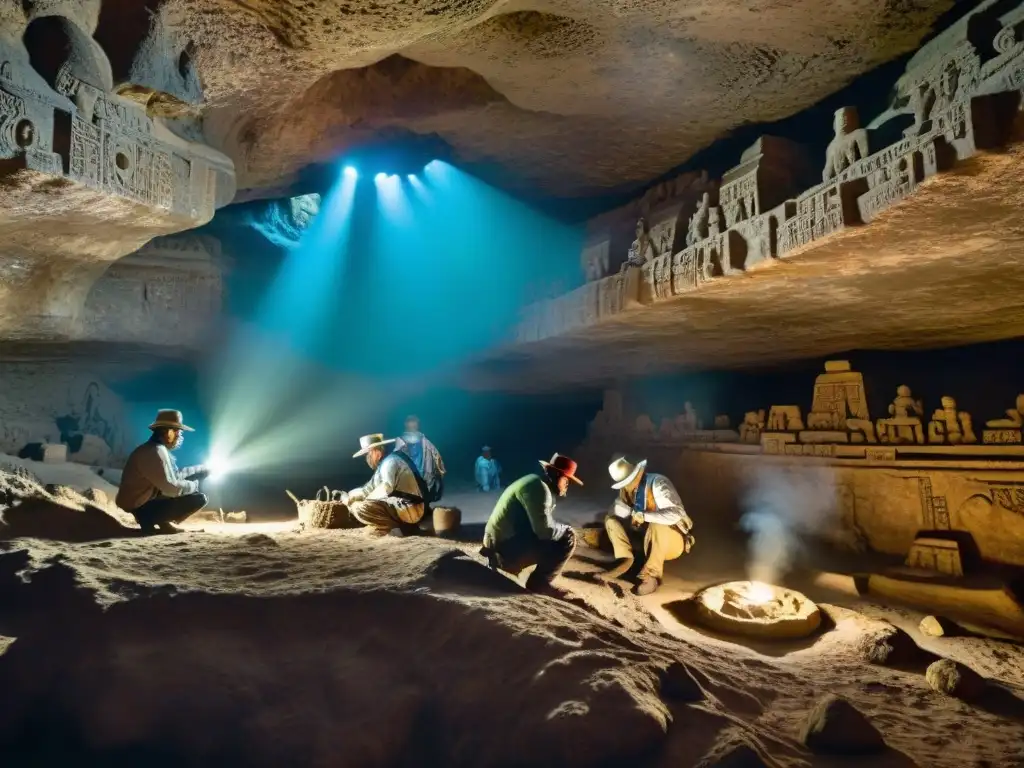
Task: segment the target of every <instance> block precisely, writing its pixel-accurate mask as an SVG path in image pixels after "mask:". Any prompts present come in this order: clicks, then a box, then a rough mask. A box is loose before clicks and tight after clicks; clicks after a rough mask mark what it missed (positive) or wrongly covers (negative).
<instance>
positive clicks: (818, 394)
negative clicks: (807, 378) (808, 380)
mask: <svg viewBox="0 0 1024 768" xmlns="http://www.w3.org/2000/svg"><path fill="white" fill-rule="evenodd" d="M848 416H849V417H851V418H853V419H858V420H862V421H869V420H870V419H871V415H870V414H869V413H868V403H867V397H866V395H865V393H864V377H863V376H861V375H860V374H859V373H857V372H856V371H853V370H851V368H850V363H849V362H848V361H846V360H829V361H827V362H826V363H825V372H824V373H821V374H818V377H817V378H816V379H815V380H814V399H813V401H812V403H811V412H810V413H809V414H808V416H807V426H808V427H809V428H810V429H839V430H845V429H846V420H847V417H848Z"/></svg>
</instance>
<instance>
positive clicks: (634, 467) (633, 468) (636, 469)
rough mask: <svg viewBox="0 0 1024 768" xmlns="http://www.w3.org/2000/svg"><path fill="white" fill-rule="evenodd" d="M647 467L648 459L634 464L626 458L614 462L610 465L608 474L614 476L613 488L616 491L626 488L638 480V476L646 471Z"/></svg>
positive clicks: (622, 457)
mask: <svg viewBox="0 0 1024 768" xmlns="http://www.w3.org/2000/svg"><path fill="white" fill-rule="evenodd" d="M646 466H647V459H644V460H643V461H638V462H637V463H636V464H633V463H632V462H630V461H629V459H627V458H626V457H625V456H621V457H620V458H618V459H616V460H615V461H613V462H612V463H611V464H609V465H608V474H609V475H611V476H612V488H613V489H615V490H616V491H617V490H619V489H621V488H625V487H626V486H627V485H629V484H630V483H632V482H633V481H634V480H636V478H637V475H639V474H640V473H641V472H643V471H644V468H645V467H646Z"/></svg>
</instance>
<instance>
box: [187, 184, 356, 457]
mask: <svg viewBox="0 0 1024 768" xmlns="http://www.w3.org/2000/svg"><path fill="white" fill-rule="evenodd" d="M355 189H356V177H355V176H354V175H353V174H349V173H342V174H339V178H338V181H337V183H336V184H335V186H334V187H333V188H332V189H331V190H330V192H329V193H328V194H327V195H326V196H325V198H324V199H323V201H322V204H321V206H320V211H319V215H317V216H316V217H315V218H314V219H312V220H311V221H310V222H309V225H308V227H307V228H306V230H305V232H304V233H303V235H302V238H301V240H300V241H299V242H298V243H297V244H296V246H295V247H294V248H292V249H290V250H289V251H287V252H286V253H285V255H284V259H283V262H282V264H281V266H280V268H279V270H278V273H277V275H276V276H275V277H274V279H273V281H272V283H271V284H270V286H269V288H268V290H267V291H266V293H265V295H264V296H263V298H262V300H261V301H260V302H259V304H258V307H257V310H256V312H255V313H254V316H253V317H252V318H251V322H249V323H245V324H240V325H239V326H238V327H237V328H236V329H235V332H234V334H233V339H232V341H231V343H230V344H229V346H228V348H227V349H226V350H225V352H224V354H223V355H222V357H221V358H220V359H219V360H218V361H216V362H215V363H214V365H213V370H212V371H211V376H210V380H209V382H208V386H207V387H206V389H207V395H208V397H207V399H208V401H209V402H208V412H209V423H210V433H211V434H210V445H211V448H210V454H211V455H214V456H218V457H222V459H221V460H222V461H229V462H230V463H231V468H232V471H236V472H237V471H239V470H248V469H253V468H254V467H256V466H258V465H259V464H260V463H261V462H262V461H263V460H264V459H265V458H266V457H259V456H246V455H245V453H244V451H242V450H241V446H243V445H245V443H246V442H247V441H248V440H250V439H251V437H252V435H254V434H259V433H260V432H261V431H264V430H266V429H270V428H272V427H273V426H274V425H276V424H280V423H282V420H284V421H285V422H286V421H287V412H288V409H289V408H290V407H291V405H292V403H293V401H294V399H295V397H296V396H298V395H299V394H300V393H301V391H302V389H303V387H304V385H305V383H304V382H303V381H302V380H301V378H300V376H299V368H298V366H297V365H295V364H294V362H293V361H294V358H296V357H299V358H301V357H302V356H303V355H304V354H308V353H309V351H310V349H309V347H310V344H311V340H312V339H315V337H316V336H317V333H318V331H319V326H321V325H322V324H323V323H324V321H325V319H326V318H327V317H328V316H329V314H330V312H331V309H332V306H333V302H334V297H335V296H336V295H337V293H338V291H339V283H340V282H341V277H342V275H343V267H344V264H345V258H344V255H345V251H346V249H347V246H348V231H349V226H350V222H351V214H352V205H353V200H354V196H355Z"/></svg>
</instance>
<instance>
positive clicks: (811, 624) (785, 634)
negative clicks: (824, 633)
mask: <svg viewBox="0 0 1024 768" xmlns="http://www.w3.org/2000/svg"><path fill="white" fill-rule="evenodd" d="M766 598H767V599H766ZM694 600H695V601H696V603H697V617H698V619H699V621H700V623H701V624H703V625H704V626H706V627H707V628H708V629H713V630H715V631H716V632H722V633H725V634H733V635H748V636H751V637H765V638H777V639H792V638H797V637H807V636H808V635H810V634H812V633H813V632H814V631H815V630H817V629H818V627H819V626H820V624H821V611H820V610H819V609H818V606H817V605H815V604H814V603H812V602H811V601H810V600H809V599H807V597H806V596H804V595H802V594H800V593H799V592H794V591H793V590H791V589H786V588H785V587H776V586H772V585H765V584H757V585H756V586H753V583H752V582H749V581H730V582H728V583H726V584H716V585H715V586H713V587H706V588H705V589H702V590H701V591H700V592H698V593H697V594H696V595H695V596H694Z"/></svg>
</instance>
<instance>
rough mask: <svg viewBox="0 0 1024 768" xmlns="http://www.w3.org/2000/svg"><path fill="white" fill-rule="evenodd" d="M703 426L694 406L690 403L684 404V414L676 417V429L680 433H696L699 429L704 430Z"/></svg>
mask: <svg viewBox="0 0 1024 768" xmlns="http://www.w3.org/2000/svg"><path fill="white" fill-rule="evenodd" d="M703 426H704V425H703V424H701V421H700V418H699V417H698V416H697V411H696V410H695V409H694V407H693V404H692V403H690V402H689V401H687V402H686V403H683V412H682V413H681V414H679V415H678V416H676V427H677V428H678V429H679V431H680V432H696V431H697V430H699V429H703Z"/></svg>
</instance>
